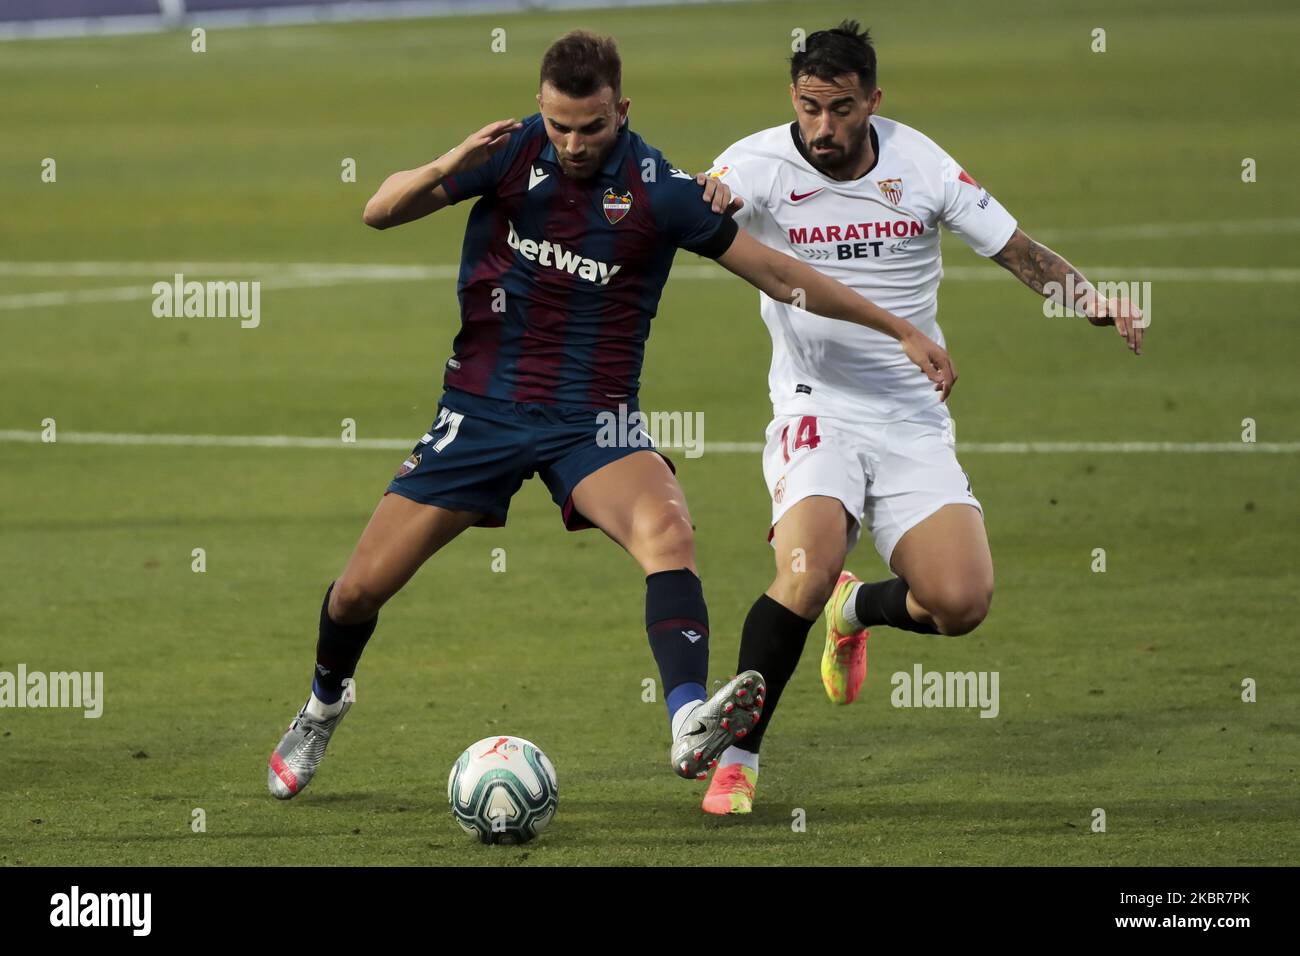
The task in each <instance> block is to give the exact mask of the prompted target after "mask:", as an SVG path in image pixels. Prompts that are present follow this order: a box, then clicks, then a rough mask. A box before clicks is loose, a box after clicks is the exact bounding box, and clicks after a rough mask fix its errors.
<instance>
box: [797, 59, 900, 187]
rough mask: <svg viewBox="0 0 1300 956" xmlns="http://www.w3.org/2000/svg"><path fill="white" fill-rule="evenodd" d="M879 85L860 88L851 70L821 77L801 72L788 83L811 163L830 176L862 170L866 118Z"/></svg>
mask: <svg viewBox="0 0 1300 956" xmlns="http://www.w3.org/2000/svg"><path fill="white" fill-rule="evenodd" d="M880 95H881V94H880V88H879V87H876V88H875V89H873V90H872V91H871V92H870V93H866V92H864V91H863V89H862V84H861V82H860V81H859V80H858V77H857V76H856V75H855V74H852V73H848V74H845V75H844V76H838V77H836V78H835V79H834V80H821V79H818V78H817V77H815V76H808V75H807V74H804V75H803V76H800V77H799V79H798V81H797V82H795V83H793V84H791V86H790V101H791V103H793V104H794V114H795V118H796V119H797V120H798V121H799V131H800V132H801V133H802V134H803V141H804V144H805V145H806V146H807V147H808V153H809V155H811V156H812V162H813V165H814V166H816V167H817V168H818V169H819V170H820V171H821V172H823V173H825V174H826V175H827V176H830V177H831V178H832V179H857V178H858V177H859V176H862V175H864V174H865V173H866V169H865V168H863V167H865V166H866V165H867V163H866V162H865V159H866V150H867V136H868V135H869V132H870V120H871V116H872V114H873V113H875V112H876V110H878V109H879V108H880Z"/></svg>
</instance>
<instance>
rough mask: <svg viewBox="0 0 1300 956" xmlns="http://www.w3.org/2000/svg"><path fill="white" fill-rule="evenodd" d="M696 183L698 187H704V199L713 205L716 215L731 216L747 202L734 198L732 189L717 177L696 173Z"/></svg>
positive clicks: (737, 197)
mask: <svg viewBox="0 0 1300 956" xmlns="http://www.w3.org/2000/svg"><path fill="white" fill-rule="evenodd" d="M695 182H696V184H697V185H700V186H703V187H704V196H703V199H704V201H705V202H707V203H711V204H712V205H713V211H714V212H716V213H725V214H726V215H728V216H730V215H732V214H733V213H736V212H738V211H739V210H740V207H741V206H743V205H745V200H743V199H741V198H740V197H739V196H732V195H731V187H730V186H728V185H727V184H726V183H724V182H723V181H722V180H721V179H720V178H719V177H717V176H710V175H709V174H708V173H696V174H695Z"/></svg>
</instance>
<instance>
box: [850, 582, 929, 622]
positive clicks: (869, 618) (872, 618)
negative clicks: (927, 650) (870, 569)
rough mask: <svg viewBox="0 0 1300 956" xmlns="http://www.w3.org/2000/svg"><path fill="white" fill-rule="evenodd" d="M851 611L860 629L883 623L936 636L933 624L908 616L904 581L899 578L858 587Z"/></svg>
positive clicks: (905, 583)
mask: <svg viewBox="0 0 1300 956" xmlns="http://www.w3.org/2000/svg"><path fill="white" fill-rule="evenodd" d="M854 609H855V613H856V614H857V616H858V620H859V621H861V622H862V626H863V627H874V626H875V625H877V624H886V625H888V626H889V627H896V628H898V629H899V630H900V631H912V632H913V633H915V634H938V633H939V629H938V628H937V627H935V626H934V625H933V624H922V623H921V622H920V621H917V620H914V619H913V618H912V615H910V614H908V613H907V582H906V581H904V580H903V579H902V578H890V579H889V580H888V581H877V582H876V583H875V584H866V583H864V584H863V585H862V587H860V588H858V596H857V600H856V601H855V602H854Z"/></svg>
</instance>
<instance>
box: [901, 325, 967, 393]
mask: <svg viewBox="0 0 1300 956" xmlns="http://www.w3.org/2000/svg"><path fill="white" fill-rule="evenodd" d="M900 344H901V345H902V346H903V351H904V352H905V353H907V357H908V358H909V359H911V360H912V362H913V363H915V365H916V367H917V368H919V369H920V370H921V371H922V372H924V373H925V374H926V377H927V378H929V379H930V381H932V382H934V390H935V391H936V392H942V393H943V394H942V396H940V398H939V401H941V402H946V401H948V396H949V395H951V394H952V387H953V386H954V385H956V384H957V370H956V369H955V368H953V365H952V359H951V358H949V357H948V352H947V350H946V349H944V348H943V346H941V345H940V344H939V343H938V342H936V341H934V340H933V339H931V338H930V337H929V336H928V335H926V334H925V333H924V332H920V331H918V330H916V329H913V330H912V331H911V332H908V333H907V334H906V335H904V336H903V338H902V339H901V340H900Z"/></svg>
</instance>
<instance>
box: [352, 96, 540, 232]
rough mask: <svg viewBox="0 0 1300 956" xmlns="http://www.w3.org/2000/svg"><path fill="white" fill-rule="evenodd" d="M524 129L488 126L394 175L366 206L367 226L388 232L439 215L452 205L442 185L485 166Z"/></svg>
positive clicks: (516, 125) (504, 123)
mask: <svg viewBox="0 0 1300 956" xmlns="http://www.w3.org/2000/svg"><path fill="white" fill-rule="evenodd" d="M521 125H522V124H520V123H518V122H516V121H515V120H513V119H508V120H498V121H497V122H495V123H488V125H487V126H484V127H483V128H482V129H481V130H479V131H478V132H477V133H471V134H470V135H469V137H467V138H466V140H465V142H463V143H461V144H460V145H459V146H457V147H456V148H455V149H451V150H448V151H447V152H445V153H443V154H442V155H441V156H439V157H438V158H437V159H435V160H434V161H433V162H431V163H426V164H425V165H423V166H420V167H418V168H416V169H403V170H401V171H400V172H396V173H393V175H391V176H389V177H388V178H387V179H385V180H384V183H383V185H382V186H380V187H379V189H378V190H377V191H376V192H375V194H374V195H373V196H371V197H370V201H369V202H368V203H366V211H365V212H364V213H363V214H362V216H361V218H362V220H364V222H365V224H366V225H367V226H373V227H374V228H376V229H387V228H388V227H389V226H400V225H402V223H405V222H412V221H414V220H416V219H422V218H423V217H425V216H427V215H429V214H430V213H433V212H437V211H438V210H439V209H441V208H442V207H443V206H446V205H447V204H448V203H450V202H451V197H449V196H448V195H447V190H446V189H444V188H443V187H442V181H443V180H444V179H446V178H447V177H448V176H450V175H452V173H463V172H467V171H469V170H471V169H474V168H475V167H476V166H481V165H482V164H483V163H486V162H487V161H488V160H489V159H490V158H491V157H492V155H493V154H494V153H496V152H497V151H498V150H500V149H503V148H504V147H505V145H506V144H507V143H509V142H510V134H511V133H513V132H514V131H515V130H517V129H519V128H520V126H521Z"/></svg>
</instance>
